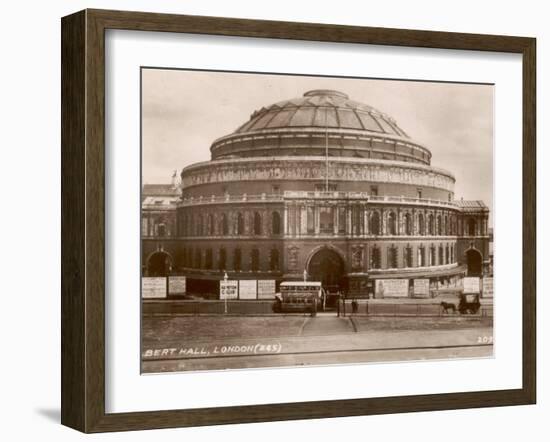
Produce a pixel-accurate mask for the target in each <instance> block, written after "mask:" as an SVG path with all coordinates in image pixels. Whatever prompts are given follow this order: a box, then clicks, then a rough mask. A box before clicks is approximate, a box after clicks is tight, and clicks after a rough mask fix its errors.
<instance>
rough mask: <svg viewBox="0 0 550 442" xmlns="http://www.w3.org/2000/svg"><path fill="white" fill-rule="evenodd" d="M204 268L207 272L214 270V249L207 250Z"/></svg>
mask: <svg viewBox="0 0 550 442" xmlns="http://www.w3.org/2000/svg"><path fill="white" fill-rule="evenodd" d="M204 268H206V269H207V270H210V269H212V249H206V257H205V260H204Z"/></svg>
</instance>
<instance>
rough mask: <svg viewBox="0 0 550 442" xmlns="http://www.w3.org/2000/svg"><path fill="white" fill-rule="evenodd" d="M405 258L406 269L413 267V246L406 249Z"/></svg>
mask: <svg viewBox="0 0 550 442" xmlns="http://www.w3.org/2000/svg"><path fill="white" fill-rule="evenodd" d="M403 258H404V261H405V267H412V266H413V249H412V247H411V246H407V247H405V249H404V251H403Z"/></svg>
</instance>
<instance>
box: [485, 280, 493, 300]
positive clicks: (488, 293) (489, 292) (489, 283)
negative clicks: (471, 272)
mask: <svg viewBox="0 0 550 442" xmlns="http://www.w3.org/2000/svg"><path fill="white" fill-rule="evenodd" d="M483 297H484V298H492V297H493V278H492V277H489V276H486V277H485V278H483Z"/></svg>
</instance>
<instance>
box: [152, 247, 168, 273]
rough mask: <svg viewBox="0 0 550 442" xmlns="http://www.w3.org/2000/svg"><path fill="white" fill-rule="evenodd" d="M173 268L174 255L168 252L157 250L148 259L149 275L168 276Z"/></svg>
mask: <svg viewBox="0 0 550 442" xmlns="http://www.w3.org/2000/svg"><path fill="white" fill-rule="evenodd" d="M171 269H172V257H171V256H170V255H169V254H168V253H166V252H163V251H158V252H155V253H153V254H152V255H151V256H149V259H148V260H147V275H148V276H168V274H169V273H170V270H171Z"/></svg>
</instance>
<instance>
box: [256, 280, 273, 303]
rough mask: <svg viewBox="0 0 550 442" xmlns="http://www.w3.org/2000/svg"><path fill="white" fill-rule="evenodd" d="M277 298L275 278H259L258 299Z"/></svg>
mask: <svg viewBox="0 0 550 442" xmlns="http://www.w3.org/2000/svg"><path fill="white" fill-rule="evenodd" d="M273 298H275V280H274V279H260V280H258V299H273Z"/></svg>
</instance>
